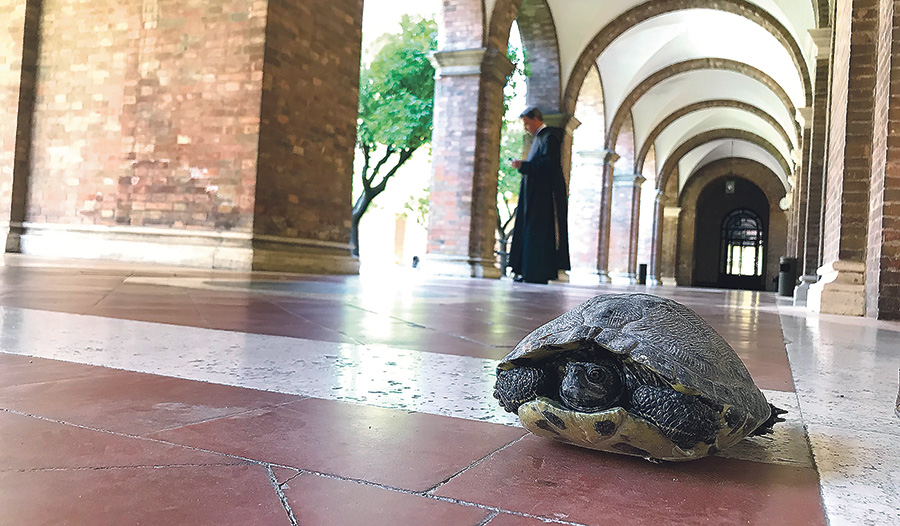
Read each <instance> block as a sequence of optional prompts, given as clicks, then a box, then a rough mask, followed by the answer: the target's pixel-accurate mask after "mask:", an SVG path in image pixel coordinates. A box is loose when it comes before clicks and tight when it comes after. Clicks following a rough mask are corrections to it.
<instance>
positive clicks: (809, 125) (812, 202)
mask: <svg viewBox="0 0 900 526" xmlns="http://www.w3.org/2000/svg"><path fill="white" fill-rule="evenodd" d="M809 34H810V36H811V37H812V40H813V42H814V43H815V46H816V76H815V80H814V87H813V105H812V108H811V110H812V111H811V112H807V113H806V114H803V115H802V116H803V121H804V133H806V130H807V129H808V131H809V135H810V138H809V141H808V142H807V143H806V144H807V155H806V165H805V168H806V171H805V174H804V175H805V181H806V184H805V188H803V189H802V191H803V192H804V195H802V196H801V199H802V203H803V207H802V210H801V212H802V213H803V214H804V216H801V224H802V227H801V237H800V246H799V247H798V248H799V250H800V252H799V255H798V259H797V265H798V272H799V273H800V285H798V286H797V288H796V289H795V290H794V305H805V304H806V302H807V298H808V296H809V287H810V285H812V284H813V283H815V282H816V281H817V280H818V275H817V274H816V269H817V268H819V266H820V263H821V256H822V232H823V230H822V211H823V207H824V204H825V203H824V197H825V195H824V192H823V188H824V187H825V178H826V151H827V146H828V145H827V139H828V127H827V124H828V80H829V75H828V71H829V63H830V61H831V28H819V29H813V30H810V32H809Z"/></svg>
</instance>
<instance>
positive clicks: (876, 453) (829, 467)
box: [809, 423, 900, 526]
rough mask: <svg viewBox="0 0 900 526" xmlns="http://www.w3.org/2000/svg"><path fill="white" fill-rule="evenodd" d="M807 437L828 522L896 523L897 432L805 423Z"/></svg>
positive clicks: (899, 505) (899, 516)
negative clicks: (807, 430) (883, 432)
mask: <svg viewBox="0 0 900 526" xmlns="http://www.w3.org/2000/svg"><path fill="white" fill-rule="evenodd" d="M898 427H900V423H898ZM809 439H810V443H811V445H812V450H813V453H814V455H815V459H816V466H817V468H818V470H819V477H820V479H821V484H822V497H823V500H824V502H825V508H826V510H827V512H828V517H829V521H830V525H831V526H838V525H848V526H849V525H858V524H878V525H882V524H900V493H898V488H900V462H898V459H900V442H898V440H897V435H896V434H893V435H891V434H882V433H871V432H867V431H862V430H852V429H842V428H836V427H828V426H822V425H810V426H809Z"/></svg>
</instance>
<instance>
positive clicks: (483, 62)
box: [422, 48, 513, 278]
mask: <svg viewBox="0 0 900 526" xmlns="http://www.w3.org/2000/svg"><path fill="white" fill-rule="evenodd" d="M432 62H433V63H434V65H435V70H436V73H435V79H436V82H435V105H434V135H433V139H432V145H433V149H432V165H433V173H432V182H431V196H430V197H431V203H430V205H431V209H430V219H429V229H428V243H427V253H426V254H425V257H424V258H423V261H422V268H423V270H425V271H427V272H430V273H433V274H443V275H453V276H463V277H483V278H499V277H500V269H499V268H498V267H497V265H496V263H495V261H494V253H493V252H494V243H495V237H496V233H495V230H496V218H495V215H496V213H497V207H496V200H497V170H498V169H499V166H500V159H499V155H500V126H501V123H502V118H503V86H504V85H505V83H506V76H507V75H508V74H509V73H510V72H511V71H512V68H513V65H512V63H510V61H509V60H508V59H507V58H506V56H505V55H504V54H503V53H500V52H499V51H497V50H496V49H483V48H482V49H468V50H454V51H440V52H437V53H435V54H434V55H433V58H432Z"/></svg>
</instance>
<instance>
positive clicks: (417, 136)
mask: <svg viewBox="0 0 900 526" xmlns="http://www.w3.org/2000/svg"><path fill="white" fill-rule="evenodd" d="M400 28H401V30H400V33H397V34H386V35H384V36H382V37H381V38H380V39H379V40H378V45H380V46H381V49H380V50H379V51H378V53H377V54H376V55H375V57H374V59H373V60H372V62H371V63H370V64H368V65H364V66H363V67H362V69H361V71H360V85H359V120H358V121H357V130H356V134H357V135H356V136H357V139H356V145H357V148H358V149H359V150H360V152H361V153H362V158H363V163H362V172H361V177H362V187H363V188H362V193H361V194H360V195H359V197H357V198H356V202H355V203H354V205H353V222H352V223H351V227H350V244H351V246H352V249H353V253H354V255H359V222H360V219H362V216H363V214H365V213H366V210H367V209H368V208H369V205H370V204H371V203H372V200H373V199H375V197H377V196H378V194H380V193H382V192H384V190H385V188H387V184H388V181H389V180H390V179H391V177H393V176H394V174H396V173H397V170H399V169H400V167H401V166H403V164H404V163H405V162H406V161H408V160H409V158H410V157H412V155H413V153H414V152H415V151H416V150H418V149H419V148H420V147H422V146H423V145H426V144H428V143H429V141H430V140H431V130H432V113H433V108H434V68H433V67H432V65H431V63H430V62H429V60H428V55H429V53H431V52H432V51H434V50H435V49H437V23H436V22H435V21H434V20H428V19H418V20H414V19H411V18H410V17H409V16H408V15H403V18H402V20H401V21H400Z"/></svg>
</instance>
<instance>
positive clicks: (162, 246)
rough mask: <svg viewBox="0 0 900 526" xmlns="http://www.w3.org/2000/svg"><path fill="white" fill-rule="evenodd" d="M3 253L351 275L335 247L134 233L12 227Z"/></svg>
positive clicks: (347, 259)
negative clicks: (5, 251)
mask: <svg viewBox="0 0 900 526" xmlns="http://www.w3.org/2000/svg"><path fill="white" fill-rule="evenodd" d="M7 231H8V235H7V238H6V239H7V241H6V250H7V251H8V252H18V253H22V254H27V255H33V256H43V257H55V258H75V259H91V260H115V261H128V262H134V263H151V264H162V265H175V266H183V267H193V268H208V269H221V270H239V271H249V270H268V271H280V272H297V273H304V274H357V273H358V272H359V260H358V259H357V258H354V257H352V256H351V255H350V247H349V246H345V245H340V244H338V243H322V242H317V241H314V240H297V239H282V238H274V237H273V238H268V237H259V236H257V237H254V236H252V235H250V234H246V233H228V232H200V231H197V232H194V231H184V230H169V229H155V228H135V227H100V226H83V225H50V224H29V223H26V224H24V225H16V224H13V225H11V226H10V227H8V228H7Z"/></svg>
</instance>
